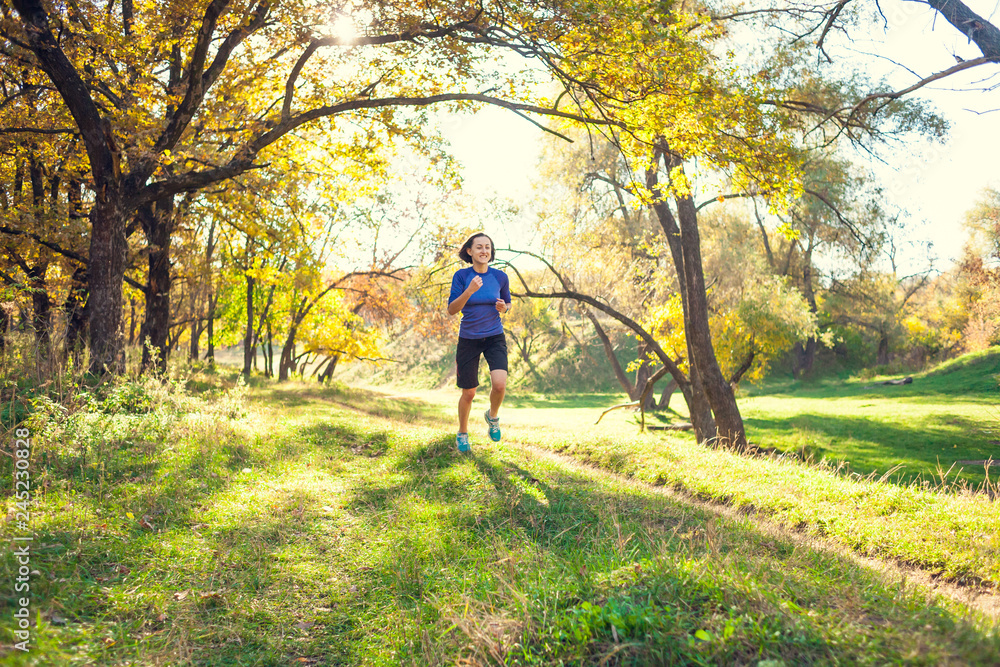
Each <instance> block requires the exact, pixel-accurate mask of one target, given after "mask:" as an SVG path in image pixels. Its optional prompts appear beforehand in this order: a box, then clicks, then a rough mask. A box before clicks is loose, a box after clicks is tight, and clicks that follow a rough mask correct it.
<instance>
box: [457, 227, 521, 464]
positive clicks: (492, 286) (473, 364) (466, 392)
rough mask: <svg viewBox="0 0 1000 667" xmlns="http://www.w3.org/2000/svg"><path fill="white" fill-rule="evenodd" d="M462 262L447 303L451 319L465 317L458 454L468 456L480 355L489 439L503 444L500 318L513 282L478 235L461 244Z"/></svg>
mask: <svg viewBox="0 0 1000 667" xmlns="http://www.w3.org/2000/svg"><path fill="white" fill-rule="evenodd" d="M458 257H459V259H461V260H462V261H463V262H465V263H467V264H472V266H467V267H465V268H464V269H459V270H458V271H456V272H455V276H454V277H453V278H452V279H451V296H450V297H448V314H449V315H456V314H457V313H458V312H459V311H461V313H462V324H461V327H460V328H459V332H458V347H457V349H456V350H455V364H456V366H457V367H458V387H459V389H461V390H462V397H461V398H459V399H458V435H457V436H456V437H455V444H456V445H458V451H460V452H467V451H469V413H470V412H472V399H473V398H475V396H476V387H478V386H479V355H482V356H484V357H486V363H487V364H489V367H490V407H489V409H488V410H486V414H485V415H484V417H485V418H486V425H487V427H488V428H489V433H490V438H491V439H492V440H493V441H494V442H499V441H500V417H499V412H500V404H501V403H503V396H504V391H505V390H506V388H507V339H506V338H505V337H504V333H503V323H502V322H501V321H500V314H501V313H506V312H507V310H508V309H510V280H508V278H507V274H506V273H504V272H503V271H500V270H499V269H494V268H492V267H490V262H492V261H493V260H494V259H496V250H495V249H494V247H493V241H492V239H490V237H489V236H487V235H486V234H483V233H481V232H480V233H476V234H473V235H472V236H470V237H469V239H468V240H467V241H466V242H465V243H464V244H462V248H461V250H459V251H458Z"/></svg>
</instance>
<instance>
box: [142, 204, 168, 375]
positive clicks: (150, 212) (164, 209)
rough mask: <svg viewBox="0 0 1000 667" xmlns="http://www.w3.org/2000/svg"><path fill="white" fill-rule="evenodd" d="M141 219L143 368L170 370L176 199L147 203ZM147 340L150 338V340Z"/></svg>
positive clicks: (161, 370)
mask: <svg viewBox="0 0 1000 667" xmlns="http://www.w3.org/2000/svg"><path fill="white" fill-rule="evenodd" d="M139 221H140V222H141V223H142V231H143V233H145V235H146V244H147V247H148V249H149V274H148V278H147V282H146V317H145V321H144V325H145V327H144V328H145V331H144V334H145V335H144V337H143V341H142V368H143V370H149V369H152V368H155V369H156V370H158V371H160V372H165V371H166V370H167V358H168V356H169V355H170V346H168V345H167V340H168V338H169V335H170V281H171V278H170V237H171V235H172V233H173V227H174V199H173V197H167V198H165V199H160V200H157V201H156V202H154V203H153V204H150V205H149V206H144V207H143V208H142V209H141V210H140V211H139ZM147 339H148V340H147Z"/></svg>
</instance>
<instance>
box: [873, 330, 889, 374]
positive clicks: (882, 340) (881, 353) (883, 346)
mask: <svg viewBox="0 0 1000 667" xmlns="http://www.w3.org/2000/svg"><path fill="white" fill-rule="evenodd" d="M878 335H879V338H878V352H877V353H876V354H875V364H876V365H878V366H886V365H888V363H889V334H887V333H886V332H885V331H880V332H879V334H878Z"/></svg>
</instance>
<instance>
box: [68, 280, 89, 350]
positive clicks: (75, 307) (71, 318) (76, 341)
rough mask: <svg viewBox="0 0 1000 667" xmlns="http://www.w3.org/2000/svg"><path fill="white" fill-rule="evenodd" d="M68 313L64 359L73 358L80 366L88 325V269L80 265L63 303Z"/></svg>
mask: <svg viewBox="0 0 1000 667" xmlns="http://www.w3.org/2000/svg"><path fill="white" fill-rule="evenodd" d="M63 312H65V313H66V349H65V351H64V352H63V361H64V362H65V361H67V360H69V359H70V358H72V359H73V367H74V368H79V367H80V362H81V361H82V354H83V347H84V346H83V343H82V342H83V338H84V332H85V330H86V327H87V269H86V267H83V266H79V267H77V268H76V270H75V271H74V272H73V277H72V279H71V280H70V288H69V293H68V294H67V295H66V301H65V302H64V303H63Z"/></svg>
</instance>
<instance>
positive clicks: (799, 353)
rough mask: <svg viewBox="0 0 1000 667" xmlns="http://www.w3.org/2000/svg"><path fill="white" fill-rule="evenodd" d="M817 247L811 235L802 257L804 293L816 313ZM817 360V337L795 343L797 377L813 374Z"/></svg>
mask: <svg viewBox="0 0 1000 667" xmlns="http://www.w3.org/2000/svg"><path fill="white" fill-rule="evenodd" d="M814 247H815V239H814V237H813V236H810V237H809V247H808V248H806V251H805V253H804V254H803V257H802V295H803V296H804V297H805V298H806V302H807V303H808V304H809V312H811V313H812V314H813V315H815V314H816V313H817V312H819V306H818V304H817V303H816V291H815V290H814V289H813V285H812V252H813V248H814ZM815 362H816V338H815V337H810V338H807V339H806V342H805V344H804V345H803V344H802V343H796V344H795V361H794V366H793V368H792V375H794V376H795V377H796V378H799V377H809V376H810V375H811V374H812V369H813V364H814V363H815Z"/></svg>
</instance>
